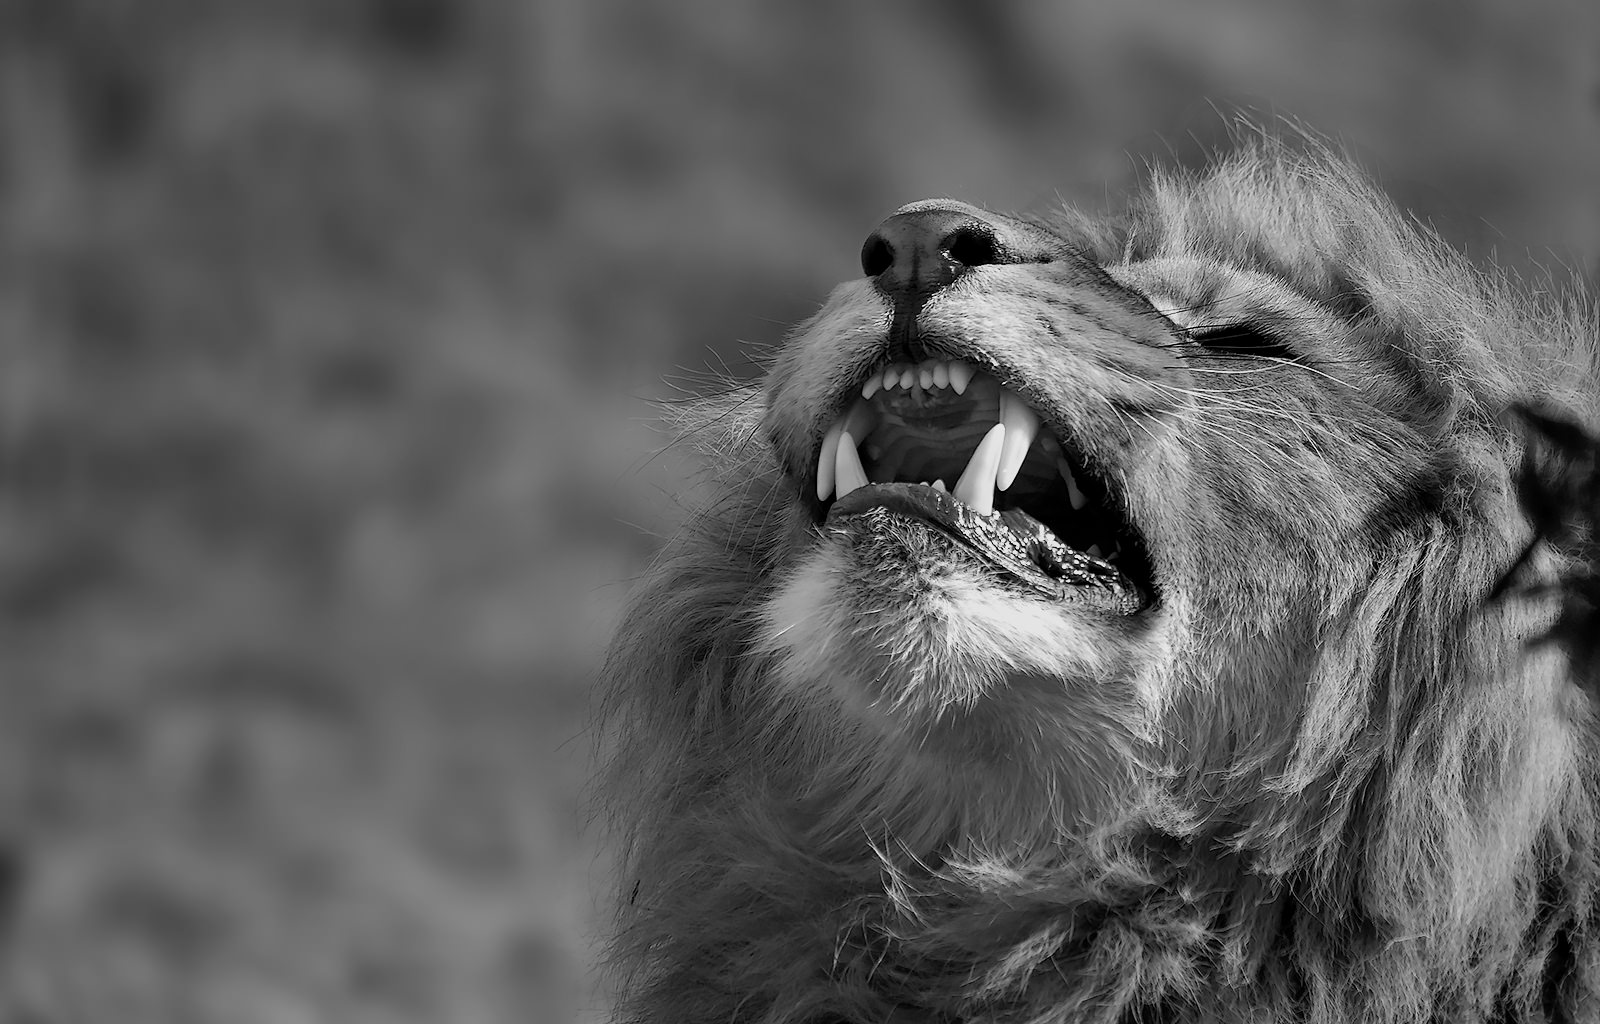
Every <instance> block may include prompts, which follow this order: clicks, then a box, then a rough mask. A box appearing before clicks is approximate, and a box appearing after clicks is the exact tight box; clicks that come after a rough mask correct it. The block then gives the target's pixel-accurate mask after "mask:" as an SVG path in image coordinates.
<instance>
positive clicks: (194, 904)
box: [0, 0, 1600, 1024]
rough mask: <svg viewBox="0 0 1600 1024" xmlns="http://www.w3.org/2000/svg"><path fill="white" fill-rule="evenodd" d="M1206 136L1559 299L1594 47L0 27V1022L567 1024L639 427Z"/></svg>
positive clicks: (1587, 235)
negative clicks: (970, 245) (1310, 163)
mask: <svg viewBox="0 0 1600 1024" xmlns="http://www.w3.org/2000/svg"><path fill="white" fill-rule="evenodd" d="M1236 111H1248V112H1251V113H1252V115H1253V116H1254V117H1256V118H1257V119H1258V120H1260V121H1262V122H1263V123H1265V124H1267V125H1269V126H1271V125H1274V124H1276V123H1278V122H1277V119H1278V118H1280V117H1292V118H1296V119H1299V120H1300V121H1302V122H1304V123H1305V124H1306V125H1308V126H1310V127H1313V128H1315V129H1317V130H1320V131H1321V132H1324V133H1327V134H1329V135H1331V136H1333V137H1334V138H1336V139H1338V140H1340V141H1341V142H1342V143H1343V144H1345V145H1347V146H1348V147H1349V148H1350V149H1351V150H1352V151H1353V152H1355V153H1356V154H1357V155H1358V156H1359V157H1360V158H1361V159H1362V160H1363V161H1365V162H1366V163H1367V164H1368V166H1370V167H1371V168H1372V169H1373V170H1374V171H1375V172H1376V173H1377V174H1378V175H1379V177H1380V178H1381V179H1382V181H1383V183H1384V184H1385V185H1386V186H1387V187H1388V188H1389V189H1390V190H1391V191H1392V192H1393V193H1394V194H1395V195H1396V196H1398V197H1399V198H1400V199H1401V200H1402V201H1403V202H1404V203H1406V204H1407V205H1409V206H1410V207H1411V208H1412V209H1414V210H1415V211H1417V213H1418V214H1419V215H1420V216H1422V217H1424V218H1425V219H1427V220H1428V221H1429V222H1431V223H1433V224H1435V225H1436V226H1437V227H1438V228H1439V229H1440V230H1441V231H1442V232H1443V233H1444V234H1445V235H1446V236H1447V237H1448V238H1450V239H1451V240H1452V241H1453V242H1455V243H1456V244H1458V245H1460V246H1463V247H1466V248H1468V249H1470V250H1471V251H1472V252H1473V253H1474V254H1476V255H1479V256H1485V257H1487V256H1489V255H1491V254H1494V255H1497V256H1498V258H1499V259H1500V260H1501V262H1503V263H1505V264H1507V265H1508V266H1510V267H1512V268H1513V269H1516V270H1518V271H1519V272H1523V273H1535V274H1536V273H1537V272H1538V271H1537V268H1538V267H1539V266H1541V265H1546V266H1554V267H1557V268H1560V267H1562V266H1566V267H1568V268H1571V270H1572V271H1573V272H1574V273H1576V274H1577V275H1578V276H1579V277H1587V278H1589V279H1590V280H1593V278H1594V276H1595V270H1596V268H1597V266H1600V185H1597V182H1600V4H1595V3H1592V2H1590V0H1570V2H1568V3H1559V2H1555V0H1504V2H1490V0H1426V2H1410V0H1395V2H1389V3H1371V2H1355V0H1342V2H1341V0H1335V2H1318V3H1315V4H1309V3H1308V4H1291V3H1281V2H1280V3H1271V4H1259V5H1257V4H1219V3H1212V2H1203V3H1195V2H1180V0H1170V2H1166V3H1163V2H1156V0H1102V2H1097V3H1089V2H1079V3H1015V4H1003V3H982V4H980V3H971V2H957V0H920V2H912V0H902V2H856V3H852V2H847V0H806V2H803V3H734V2H728V3H719V4H711V3H695V2H685V0H679V2H675V3H666V2H662V3H645V2H629V0H459V2H450V0H0V687H3V705H0V846H3V851H4V857H3V858H0V883H3V884H0V897H3V898H0V1018H3V1019H5V1020H7V1021H26V1022H30V1024H77V1022H89V1024H100V1022H117V1024H143V1022H149V1024H187V1022H217V1024H320V1022H339V1024H368V1022H371V1024H378V1022H395V1024H412V1022H415V1024H422V1022H429V1024H439V1022H448V1024H456V1022H460V1024H502V1022H504V1024H513V1022H515V1024H567V1022H569V1021H571V1022H576V1021H593V1020H597V1019H600V1018H601V1017H603V1015H604V1012H605V1007H606V1005H607V995H606V992H605V989H604V986H603V985H600V984H597V981H596V978H597V975H596V973H595V971H594V966H593V965H594V961H595V955H596V949H597V938H596V936H597V934H598V931H599V929H600V928H601V927H602V915H601V913H600V911H599V910H598V909H597V907H598V905H599V903H600V902H602V901H603V900H604V898H605V893H606V876H605V871H606V861H605V858H604V856H603V854H602V853H601V851H600V850H599V849H598V844H597V840H596V837H595V833H594V832H593V830H588V831H586V830H585V829H584V821H585V817H586V810H585V799H586V791H585V787H586V780H587V778H588V777H589V774H590V771H591V767H592V759H593V743H592V741H591V737H590V735H589V733H588V731H587V729H586V725H585V715H586V705H587V701H588V699H589V695H590V681H591V678H592V676H593V674H594V671H595V667H596V664H597V660H598V655H599V650H600V649H601V646H602V645H603V643H604V638H605V635H606V632H607V630H608V628H609V627H610V625H611V624H612V623H613V622H614V621H615V618H616V615H617V611H618V607H619V605H620V602H621V601H622V599H623V597H624V595H625V593H626V590H627V580H628V579H629V577H630V576H633V575H635V574H637V573H638V572H639V571H641V569H642V567H643V566H644V565H645V564H646V563H647V561H648V558H649V556H650V554H651V552H652V551H653V550H654V549H655V548H656V546H657V545H658V544H659V542H660V540H659V538H661V537H662V536H664V535H669V534H670V533H671V531H672V529H673V527H674V524H675V523H677V522H678V521H679V520H680V519H681V516H682V510H681V506H680V505H679V504H678V503H676V502H675V501H674V500H673V497H672V495H673V494H674V492H675V491H681V490H682V489H683V486H684V485H683V483H682V481H684V480H686V479H687V478H688V477H689V475H690V474H691V472H692V469H693V467H692V463H691V462H690V461H689V460H688V458H687V457H686V456H685V455H684V454H683V453H681V452H677V451H668V452H666V453H665V454H662V455H660V456H654V457H653V456H652V454H651V453H652V452H653V451H654V449H655V448H657V447H658V446H659V445H660V444H661V443H662V441H661V438H660V437H659V436H657V435H655V434H652V433H651V432H650V430H649V429H648V424H647V423H646V421H647V420H648V418H649V417H651V416H652V415H654V412H653V410H652V408H651V407H650V406H649V405H648V404H647V401H646V400H647V399H651V398H662V397H666V396H669V395H671V393H672V392H671V390H670V388H669V386H668V385H667V384H665V383H663V378H665V377H669V376H687V377H689V378H691V379H692V378H695V377H703V376H704V375H705V373H706V372H707V370H708V369H709V370H714V371H716V372H728V373H732V374H733V375H735V376H741V377H748V376H750V375H751V374H753V373H754V372H756V368H755V366H754V365H753V364H752V362H751V354H752V351H757V350H759V346H763V345H772V344H774V343H776V342H778V341H780V340H781V339H782V337H783V334H784V330H785V325H786V324H789V323H792V322H793V321H794V320H796V319H798V318H800V317H803V316H805V315H806V314H807V313H809V312H810V311H811V310H813V309H814V308H815V307H816V306H817V304H818V303H819V302H820V301H821V299H822V297H823V296H824V295H825V294H826V292H827V290H828V289H829V288H830V287H831V286H832V285H833V284H834V283H836V282H837V281H839V280H840V279H842V278H845V277H849V276H851V275H853V274H856V273H857V272H858V270H857V265H856V258H857V256H856V254H857V252H858V251H859V247H860V244H861V241H862V239H863V238H864V237H865V235H866V233H867V232H868V230H870V229H871V228H872V226H873V225H874V224H875V223H876V222H877V221H878V220H879V219H880V218H881V217H883V216H884V215H885V214H887V213H888V212H889V211H890V210H892V209H893V208H894V207H896V206H898V205H900V204H902V203H904V202H907V201H910V200H912V199H916V198H922V197H925V196H929V195H944V194H948V195H954V196H957V197H960V198H964V199H967V200H970V201H973V202H976V203H980V204H986V205H990V206H993V207H997V208H1018V207H1024V208H1037V207H1042V206H1047V205H1049V204H1050V203H1053V202H1055V201H1057V198H1058V197H1060V198H1065V199H1071V200H1075V201H1082V202H1086V203H1088V204H1090V205H1095V204H1098V203H1101V202H1103V201H1104V197H1105V195H1106V194H1107V193H1114V192H1115V191H1116V190H1117V189H1119V188H1120V187H1122V186H1123V185H1124V184H1125V183H1127V182H1128V181H1130V180H1131V179H1133V178H1134V177H1136V176H1137V174H1138V173H1139V170H1140V168H1141V167H1142V166H1143V165H1144V164H1145V163H1146V162H1148V161H1151V160H1157V161H1175V162H1178V163H1187V164H1194V163H1196V162H1198V161H1202V160H1203V159H1204V157H1205V154H1206V153H1207V152H1208V151H1211V150H1213V149H1215V148H1217V147H1219V146H1225V145H1226V142H1227V136H1228V129H1229V124H1230V123H1231V119H1232V115H1233V112H1236Z"/></svg>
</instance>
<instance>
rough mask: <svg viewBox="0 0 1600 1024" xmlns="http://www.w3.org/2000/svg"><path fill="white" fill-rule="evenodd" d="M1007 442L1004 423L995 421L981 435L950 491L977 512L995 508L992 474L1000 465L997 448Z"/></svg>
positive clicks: (991, 510) (990, 510) (999, 448)
mask: <svg viewBox="0 0 1600 1024" xmlns="http://www.w3.org/2000/svg"><path fill="white" fill-rule="evenodd" d="M1005 442H1006V425H1005V424H1004V423H996V424H995V425H994V426H992V427H990V428H989V432H988V433H987V434H985V435H983V440H982V441H979V442H978V448H977V450H976V451H974V452H973V453H972V458H971V460H970V461H968V462H967V468H966V470H965V472H963V473H962V474H961V479H960V480H957V481H956V489H955V490H954V491H953V492H952V493H953V494H955V496H956V497H957V498H959V499H960V500H961V501H963V502H965V503H966V504H968V505H970V506H971V507H972V508H974V509H976V510H977V511H979V512H983V513H989V512H993V511H994V475H995V473H996V471H998V470H999V468H1000V450H1001V448H1003V447H1004V446H1005Z"/></svg>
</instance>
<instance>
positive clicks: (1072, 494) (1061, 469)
mask: <svg viewBox="0 0 1600 1024" xmlns="http://www.w3.org/2000/svg"><path fill="white" fill-rule="evenodd" d="M1056 472H1058V473H1060V474H1061V479H1063V480H1065V481H1066V482H1067V500H1068V501H1070V502H1072V507H1073V508H1074V509H1080V508H1082V507H1083V506H1085V505H1087V504H1089V499H1088V498H1086V497H1084V496H1083V492H1082V491H1080V490H1078V481H1076V480H1074V479H1072V467H1071V466H1069V465H1067V460H1066V459H1057V460H1056Z"/></svg>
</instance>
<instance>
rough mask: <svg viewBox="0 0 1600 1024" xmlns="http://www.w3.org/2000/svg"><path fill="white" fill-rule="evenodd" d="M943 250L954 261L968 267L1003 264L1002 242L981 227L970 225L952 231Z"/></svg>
mask: <svg viewBox="0 0 1600 1024" xmlns="http://www.w3.org/2000/svg"><path fill="white" fill-rule="evenodd" d="M943 249H944V251H945V252H946V253H947V254H948V255H949V256H950V258H951V259H952V260H955V261H956V262H957V263H959V264H961V265H962V266H966V267H987V266H990V265H991V264H995V263H999V262H1001V252H1000V240H999V239H998V238H996V237H995V234H994V232H993V231H989V230H987V229H985V228H984V227H982V226H981V225H976V224H969V225H966V226H963V227H959V228H957V229H956V230H954V231H952V232H951V233H950V234H949V236H947V237H946V238H945V245H944V246H943Z"/></svg>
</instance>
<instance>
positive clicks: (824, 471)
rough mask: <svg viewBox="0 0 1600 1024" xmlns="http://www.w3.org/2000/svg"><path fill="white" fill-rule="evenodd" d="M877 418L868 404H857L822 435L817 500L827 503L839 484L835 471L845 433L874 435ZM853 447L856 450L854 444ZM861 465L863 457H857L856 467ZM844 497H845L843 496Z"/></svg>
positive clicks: (856, 435)
mask: <svg viewBox="0 0 1600 1024" xmlns="http://www.w3.org/2000/svg"><path fill="white" fill-rule="evenodd" d="M876 420H877V417H876V415H874V413H873V411H872V407H871V406H869V405H867V403H866V402H856V403H854V404H852V405H851V406H850V408H849V410H848V411H847V412H846V413H845V414H844V415H843V416H840V417H839V418H838V419H837V420H835V421H834V423H833V426H831V427H829V428H828V431H827V433H825V434H823V435H822V450H821V451H819V452H817V500H818V501H827V500H828V495H830V494H832V493H833V487H834V484H835V483H836V482H837V479H836V474H835V472H834V471H835V469H836V468H837V463H838V449H839V439H840V437H841V436H842V434H843V432H844V431H849V432H850V436H851V437H866V436H867V435H868V434H870V433H872V428H873V427H874V426H876ZM851 447H852V448H854V447H855V445H854V442H852V444H851ZM860 464H861V456H860V455H859V454H858V455H856V465H858V466H859V465H860ZM841 497H843V495H841Z"/></svg>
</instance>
